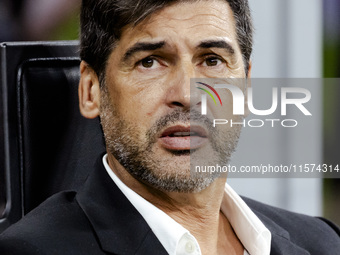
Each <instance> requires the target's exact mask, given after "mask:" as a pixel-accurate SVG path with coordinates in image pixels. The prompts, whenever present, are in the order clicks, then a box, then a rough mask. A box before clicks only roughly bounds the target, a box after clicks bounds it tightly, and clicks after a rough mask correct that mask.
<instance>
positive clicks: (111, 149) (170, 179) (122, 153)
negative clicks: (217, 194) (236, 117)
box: [100, 85, 241, 193]
mask: <svg viewBox="0 0 340 255" xmlns="http://www.w3.org/2000/svg"><path fill="white" fill-rule="evenodd" d="M100 106H101V107H100V119H101V125H102V128H103V131H104V136H105V142H106V147H107V150H108V153H111V154H112V155H113V156H114V157H115V158H116V159H117V161H118V162H119V163H120V164H121V165H122V166H123V167H124V168H125V169H126V170H127V171H128V172H129V173H130V174H131V175H132V176H133V177H134V178H136V179H137V180H139V181H141V182H143V183H145V184H146V185H149V186H151V187H153V188H155V189H158V190H161V191H164V192H182V193H193V192H200V191H202V190H204V189H206V188H207V187H208V186H209V185H210V184H211V183H213V182H214V181H215V180H216V179H217V178H218V177H220V173H217V172H215V173H197V172H195V171H193V169H194V165H216V163H218V164H219V165H226V164H227V163H228V162H229V159H230V157H231V155H232V153H233V152H234V150H235V148H236V146H237V143H238V140H239V135H240V131H241V129H240V128H234V129H232V130H231V131H228V132H227V133H221V132H218V131H217V129H214V128H212V125H211V121H209V120H208V119H207V118H205V117H203V116H202V115H201V114H200V113H199V112H196V111H188V110H183V109H180V108H177V109H176V110H174V111H173V112H171V113H169V114H167V115H165V116H163V117H162V118H160V119H159V120H157V121H156V122H155V124H153V125H152V127H151V128H150V129H149V131H148V132H147V133H146V134H140V131H139V129H138V124H137V123H134V124H130V123H128V122H127V121H126V120H124V119H123V118H121V116H120V115H119V114H118V113H117V111H116V110H115V109H114V107H113V105H112V103H111V101H110V96H109V93H108V91H107V87H106V85H104V86H103V89H102V91H101V104H100ZM193 121H195V122H196V123H200V124H201V125H204V126H205V128H206V129H207V130H208V132H209V133H210V137H211V139H210V142H211V147H212V149H211V150H210V152H211V153H212V154H211V155H210V156H207V155H206V153H204V154H203V155H201V154H202V153H200V151H199V150H197V151H191V152H190V160H189V162H188V161H186V162H185V163H183V160H182V159H181V158H180V157H182V156H183V155H182V154H181V153H183V152H169V156H168V157H160V156H159V155H157V151H155V146H154V145H155V143H156V142H157V136H156V134H157V133H158V132H159V131H160V130H162V129H164V128H165V127H169V126H171V125H172V124H175V123H178V122H180V123H190V122H193ZM141 135H142V137H143V138H145V139H140V137H141ZM142 141H146V142H142ZM187 153H188V152H187ZM190 169H192V170H190Z"/></svg>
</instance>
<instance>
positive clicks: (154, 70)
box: [100, 0, 245, 192]
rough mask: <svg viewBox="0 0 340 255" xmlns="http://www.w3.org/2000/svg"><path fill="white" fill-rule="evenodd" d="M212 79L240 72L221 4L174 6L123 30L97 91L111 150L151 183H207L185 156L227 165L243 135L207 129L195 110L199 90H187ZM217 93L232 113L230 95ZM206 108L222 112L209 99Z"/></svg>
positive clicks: (168, 186) (187, 188) (175, 186)
mask: <svg viewBox="0 0 340 255" xmlns="http://www.w3.org/2000/svg"><path fill="white" fill-rule="evenodd" d="M215 77H223V78H231V77H239V78H244V77H245V73H244V65H243V61H242V55H241V52H240V49H239V46H238V44H237V38H236V32H235V21H234V18H233V13H232V11H231V9H230V7H229V5H228V4H227V3H226V1H224V0H216V1H198V2H194V3H178V4H174V5H171V6H169V7H166V8H164V9H162V10H160V11H159V12H156V13H154V14H152V15H150V16H149V17H148V18H147V19H146V20H144V21H143V22H141V23H139V24H138V25H137V26H135V27H132V26H128V27H126V28H124V30H123V33H122V36H121V39H120V40H119V42H118V44H117V45H116V47H115V48H114V50H113V51H112V53H111V55H110V56H109V59H108V63H107V68H106V74H105V84H106V86H105V89H104V90H103V91H102V92H101V103H100V105H101V108H100V111H101V113H100V117H101V121H102V125H103V130H104V134H105V139H106V144H107V148H108V152H109V153H111V154H112V155H113V156H114V157H115V159H116V160H117V161H118V162H119V163H120V164H121V165H122V166H123V167H125V169H126V170H127V171H129V172H130V173H131V174H132V175H133V176H134V177H135V178H137V179H139V180H140V181H143V182H144V183H146V184H147V185H150V186H153V187H155V188H158V189H161V190H164V191H179V192H198V191H200V190H202V189H204V188H206V187H207V186H208V185H209V184H210V183H212V182H213V180H214V179H215V178H216V177H217V176H193V175H191V173H190V161H191V160H196V161H197V163H199V162H202V163H204V164H206V163H207V161H208V162H211V163H212V164H215V165H216V163H217V162H218V163H221V162H224V163H226V162H227V160H228V159H229V157H230V154H231V153H232V152H233V150H234V148H235V146H236V144H237V140H238V136H239V133H240V129H239V128H237V129H230V128H229V129H228V128H226V127H224V128H223V129H214V130H212V125H209V124H208V120H207V119H204V118H203V119H202V116H201V114H200V104H201V102H200V100H201V94H200V93H193V94H192V95H190V78H215ZM221 97H222V100H224V102H226V104H225V105H224V110H225V111H224V113H225V114H227V115H228V114H229V115H230V112H231V109H232V100H231V99H230V95H229V94H227V93H224V94H223V93H222V95H221ZM208 111H210V113H211V115H212V116H213V117H214V118H218V117H221V116H220V113H218V112H214V110H213V107H210V105H209V103H208ZM226 117H227V116H226V115H224V116H223V118H226ZM231 118H233V117H231ZM235 120H239V119H237V118H235ZM190 132H191V133H190ZM190 134H191V136H190Z"/></svg>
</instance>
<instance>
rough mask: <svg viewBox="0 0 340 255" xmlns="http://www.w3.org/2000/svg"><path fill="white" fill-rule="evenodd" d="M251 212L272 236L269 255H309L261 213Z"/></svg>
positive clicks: (285, 232) (284, 231)
mask: <svg viewBox="0 0 340 255" xmlns="http://www.w3.org/2000/svg"><path fill="white" fill-rule="evenodd" d="M245 200H247V204H248V205H249V207H250V208H252V206H251V203H249V200H248V199H245ZM252 210H253V212H254V213H255V214H256V216H257V217H259V219H260V220H261V221H262V223H263V224H264V225H265V226H266V227H267V228H268V230H269V231H270V232H271V234H272V241H271V251H270V254H271V255H286V254H289V255H310V253H309V252H308V251H306V250H305V249H303V248H302V247H299V246H297V245H296V244H295V243H293V242H292V241H291V240H290V235H289V233H288V232H287V231H286V230H285V229H283V228H282V227H280V226H279V225H277V224H276V223H275V222H274V221H273V220H271V219H270V218H268V217H267V216H266V215H264V214H262V213H261V212H258V211H257V210H254V209H253V208H252Z"/></svg>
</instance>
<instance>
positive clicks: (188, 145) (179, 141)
mask: <svg viewBox="0 0 340 255" xmlns="http://www.w3.org/2000/svg"><path fill="white" fill-rule="evenodd" d="M159 140H160V142H161V144H162V146H163V147H164V148H166V149H168V150H174V151H180V150H193V149H198V148H199V147H202V146H203V145H204V144H205V143H206V142H207V141H208V139H207V138H206V137H200V136H185V137H170V136H166V137H161V138H160V139H159Z"/></svg>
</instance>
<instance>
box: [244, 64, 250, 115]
mask: <svg viewBox="0 0 340 255" xmlns="http://www.w3.org/2000/svg"><path fill="white" fill-rule="evenodd" d="M251 67H252V61H251V60H249V63H248V73H247V79H246V91H245V93H246V95H245V97H244V98H245V101H244V117H247V116H248V115H249V114H250V111H249V107H248V89H249V88H251Z"/></svg>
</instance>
